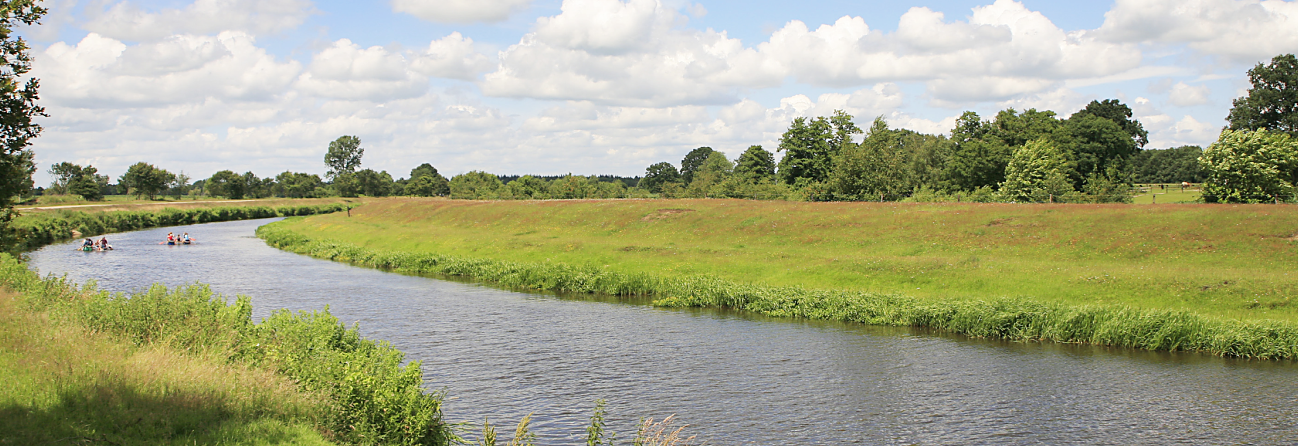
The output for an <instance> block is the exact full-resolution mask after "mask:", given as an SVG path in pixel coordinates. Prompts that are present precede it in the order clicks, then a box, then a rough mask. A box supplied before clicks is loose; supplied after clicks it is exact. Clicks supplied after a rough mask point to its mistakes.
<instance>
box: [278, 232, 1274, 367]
mask: <svg viewBox="0 0 1298 446" xmlns="http://www.w3.org/2000/svg"><path fill="white" fill-rule="evenodd" d="M289 223H290V222H287V221H286V222H284V224H281V223H275V224H270V225H266V226H262V227H261V228H258V229H257V235H258V236H259V237H261V238H262V239H264V240H266V242H267V243H268V244H270V245H271V246H275V247H277V248H280V249H284V250H288V251H292V252H296V253H300V254H306V255H310V256H312V257H317V258H323V259H329V260H335V261H341V262H348V263H352V264H356V265H361V266H367V267H372V268H380V269H386V270H391V271H396V272H401V273H408V274H437V275H449V276H462V277H467V278H472V279H475V280H480V281H485V282H494V283H497V284H500V285H503V286H506V287H511V288H520V289H535V290H547V291H563V292H577V293H604V294H611V295H652V296H654V297H656V298H657V300H655V301H654V303H655V305H659V306H664V307H717V308H734V309H740V310H747V311H753V312H757V313H762V314H766V315H771V316H782V317H798V318H809V319H828V320H839V321H850V322H860V323H866V324H875V325H895V326H913V327H930V328H936V329H941V330H946V331H949V332H952V333H959V334H964V335H969V336H976V337H989V338H1003V339H1011V340H1019V341H1053V342H1065V343H1088V344H1097V345H1111V346H1120V347H1131V348H1142V349H1150V350H1168V351H1198V352H1206V353H1211V354H1216V355H1223V356H1235V357H1245V358H1269V359H1293V358H1298V324H1294V323H1290V322H1284V321H1240V320H1233V319H1219V318H1214V317H1209V316H1203V315H1199V314H1194V313H1190V312H1187V311H1176V310H1151V309H1138V308H1133V307H1129V306H1125V305H1105V304H1096V305H1065V304H1060V303H1043V302H1038V301H1033V300H1029V299H1024V298H1008V297H1007V298H990V299H949V300H936V301H935V300H931V299H925V300H920V299H916V298H913V297H909V296H904V295H899V294H887V293H870V292H863V291H854V290H824V289H808V288H803V287H797V286H765V285H758V284H749V283H739V282H735V281H730V280H724V279H721V278H717V277H714V276H708V275H652V274H647V273H631V274H628V273H621V272H617V271H613V270H610V269H608V268H598V267H591V266H573V265H567V264H563V263H557V262H511V261H503V260H491V259H482V258H467V257H462V256H449V255H439V254H431V253H414V252H403V251H380V250H371V249H367V248H363V247H360V246H357V245H354V244H349V243H342V242H337V241H330V240H312V239H310V238H308V237H307V236H305V235H302V234H300V233H295V232H293V231H291V230H289V229H288V227H287V224H289Z"/></svg>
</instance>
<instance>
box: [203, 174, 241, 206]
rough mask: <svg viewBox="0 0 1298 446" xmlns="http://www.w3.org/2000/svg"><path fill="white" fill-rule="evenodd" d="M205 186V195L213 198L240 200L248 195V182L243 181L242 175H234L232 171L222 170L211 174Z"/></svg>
mask: <svg viewBox="0 0 1298 446" xmlns="http://www.w3.org/2000/svg"><path fill="white" fill-rule="evenodd" d="M205 185H206V189H207V194H208V195H211V196H214V197H225V198H229V199H231V200H241V199H243V196H244V195H245V194H247V193H248V182H247V181H245V180H244V177H243V175H239V174H237V173H234V171H232V170H222V171H219V172H217V173H214V174H212V177H211V178H208V179H207V182H206V183H205Z"/></svg>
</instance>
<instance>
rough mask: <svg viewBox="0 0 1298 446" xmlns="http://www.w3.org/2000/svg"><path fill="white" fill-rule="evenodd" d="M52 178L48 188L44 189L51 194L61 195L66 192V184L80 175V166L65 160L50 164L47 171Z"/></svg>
mask: <svg viewBox="0 0 1298 446" xmlns="http://www.w3.org/2000/svg"><path fill="white" fill-rule="evenodd" d="M47 172H48V173H49V174H50V176H51V177H54V180H53V181H51V182H50V188H49V189H46V192H47V193H50V194H53V195H62V194H66V193H68V184H70V183H72V180H73V179H76V178H77V177H79V176H81V166H78V165H76V164H72V163H69V162H67V161H64V162H61V163H58V164H55V165H52V166H50V170H48V171H47Z"/></svg>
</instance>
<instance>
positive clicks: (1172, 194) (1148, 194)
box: [1132, 184, 1203, 204]
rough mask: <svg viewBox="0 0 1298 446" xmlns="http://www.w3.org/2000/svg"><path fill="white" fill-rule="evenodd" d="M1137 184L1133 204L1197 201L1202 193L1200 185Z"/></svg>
mask: <svg viewBox="0 0 1298 446" xmlns="http://www.w3.org/2000/svg"><path fill="white" fill-rule="evenodd" d="M1159 186H1160V185H1158V184H1138V185H1136V187H1137V188H1138V190H1139V192H1138V193H1136V195H1135V196H1134V197H1133V198H1132V203H1133V204H1180V203H1197V202H1199V198H1200V197H1201V196H1202V195H1203V187H1202V185H1198V184H1196V185H1194V186H1191V187H1188V188H1184V189H1182V188H1181V185H1180V184H1163V185H1161V186H1162V187H1159Z"/></svg>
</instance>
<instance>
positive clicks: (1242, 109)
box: [1226, 54, 1298, 138]
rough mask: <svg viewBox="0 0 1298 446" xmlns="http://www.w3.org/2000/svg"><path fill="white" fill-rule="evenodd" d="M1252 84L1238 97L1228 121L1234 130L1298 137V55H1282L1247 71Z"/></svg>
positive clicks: (1227, 118)
mask: <svg viewBox="0 0 1298 446" xmlns="http://www.w3.org/2000/svg"><path fill="white" fill-rule="evenodd" d="M1248 80H1249V82H1251V83H1252V84H1253V87H1252V88H1249V89H1248V95H1247V96H1244V97H1242V98H1238V99H1235V101H1234V103H1233V105H1234V107H1232V108H1231V109H1230V115H1229V116H1227V117H1226V121H1227V122H1229V123H1230V129H1231V130H1263V129H1265V130H1274V131H1279V132H1285V133H1288V134H1289V136H1292V137H1295V138H1298V58H1295V57H1294V55H1293V54H1281V55H1279V56H1275V57H1274V58H1272V59H1271V63H1270V64H1267V65H1262V64H1260V63H1259V64H1257V66H1255V67H1253V69H1251V70H1248Z"/></svg>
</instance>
